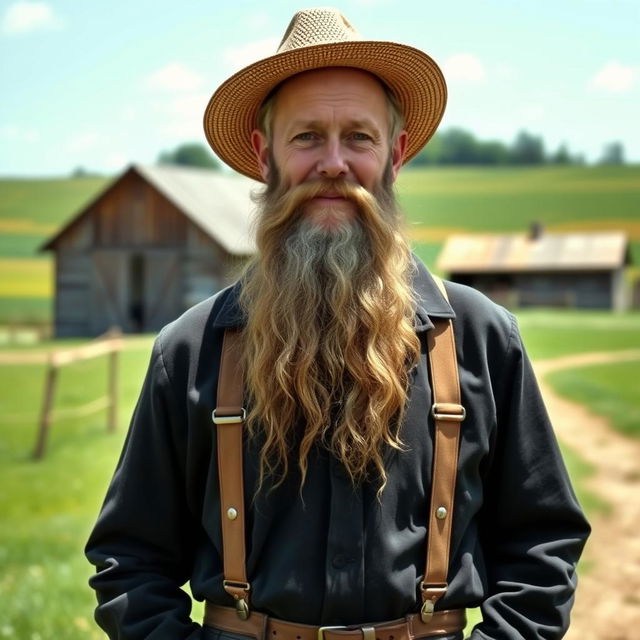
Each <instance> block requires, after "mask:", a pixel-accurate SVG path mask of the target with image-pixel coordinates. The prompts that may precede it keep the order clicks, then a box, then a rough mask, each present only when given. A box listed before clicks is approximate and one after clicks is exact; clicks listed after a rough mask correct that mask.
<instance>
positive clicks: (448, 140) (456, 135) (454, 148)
mask: <svg viewBox="0 0 640 640" xmlns="http://www.w3.org/2000/svg"><path fill="white" fill-rule="evenodd" d="M477 160H478V142H477V140H476V138H475V136H474V135H473V134H472V133H469V132H468V131H465V130H464V129H459V128H457V127H453V128H451V129H447V131H445V132H443V134H442V151H441V156H440V164H476V162H477Z"/></svg>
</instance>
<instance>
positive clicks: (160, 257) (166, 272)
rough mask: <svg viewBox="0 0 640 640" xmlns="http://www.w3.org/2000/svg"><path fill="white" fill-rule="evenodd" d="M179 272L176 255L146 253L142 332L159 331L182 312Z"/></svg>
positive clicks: (174, 253) (177, 256)
mask: <svg viewBox="0 0 640 640" xmlns="http://www.w3.org/2000/svg"><path fill="white" fill-rule="evenodd" d="M182 298H183V295H182V271H181V260H180V254H179V253H177V252H176V251H162V250H155V251H147V252H146V253H145V263H144V329H143V330H144V331H159V330H160V329H162V327H164V325H165V324H167V323H169V322H171V321H172V320H175V319H176V318H177V317H178V316H179V315H180V314H181V313H182V311H183V308H182Z"/></svg>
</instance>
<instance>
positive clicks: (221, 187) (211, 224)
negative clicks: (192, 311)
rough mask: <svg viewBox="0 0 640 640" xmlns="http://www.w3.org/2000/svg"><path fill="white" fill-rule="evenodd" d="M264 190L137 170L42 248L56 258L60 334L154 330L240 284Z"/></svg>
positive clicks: (210, 177) (239, 182)
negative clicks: (257, 197)
mask: <svg viewBox="0 0 640 640" xmlns="http://www.w3.org/2000/svg"><path fill="white" fill-rule="evenodd" d="M256 186H257V183H255V182H253V181H251V180H249V179H248V178H243V177H240V176H236V175H225V174H223V173H219V172H215V171H210V170H206V169H194V168H183V167H173V166H139V165H133V166H131V167H129V168H128V169H127V170H126V171H125V172H124V173H123V174H122V175H121V176H120V177H119V178H117V179H115V180H114V181H113V182H112V183H111V184H110V185H109V186H108V187H107V188H106V189H105V190H104V191H103V192H102V193H100V194H99V195H98V196H97V197H96V198H95V199H94V200H93V202H91V203H90V204H89V205H88V206H86V207H85V208H84V209H82V210H81V211H80V212H79V213H78V214H77V215H76V216H74V217H73V218H72V219H71V221H70V222H69V223H68V224H66V225H65V226H64V227H63V228H62V229H61V230H60V231H59V232H58V233H57V234H56V235H55V236H54V237H53V238H51V239H50V240H49V241H48V242H47V243H46V244H45V245H44V246H43V247H42V249H43V250H50V251H53V252H54V253H55V313H54V318H55V320H54V323H55V326H54V332H55V335H56V336H59V337H62V336H97V335H99V334H101V333H103V332H105V331H106V330H107V329H109V328H110V327H114V326H118V327H120V328H121V329H122V331H124V332H128V333H138V332H154V331H158V330H159V329H160V328H162V327H163V326H164V325H165V324H166V323H168V322H170V321H171V320H173V319H174V318H176V317H178V316H179V315H180V314H181V313H182V312H183V311H185V310H186V309H187V308H189V307H190V306H192V305H193V304H195V303H196V302H199V301H200V300H203V299H205V298H207V297H208V296H210V295H212V294H213V293H215V292H216V291H218V290H219V289H221V288H222V287H224V286H226V285H227V284H228V283H229V282H231V281H232V280H233V279H234V277H235V275H237V271H238V267H239V266H240V265H241V264H242V263H243V262H244V261H245V260H246V258H247V257H248V256H250V255H251V254H252V253H253V252H254V250H255V249H254V244H253V241H252V239H251V235H250V233H249V224H250V215H251V211H252V210H253V205H252V202H251V199H250V194H251V191H252V189H254V188H255V187H256Z"/></svg>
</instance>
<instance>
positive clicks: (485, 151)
mask: <svg viewBox="0 0 640 640" xmlns="http://www.w3.org/2000/svg"><path fill="white" fill-rule="evenodd" d="M476 158H477V163H478V164H486V165H504V164H508V163H509V147H507V145H506V144H504V142H500V141H499V140H488V141H486V142H480V141H479V142H478V143H477V149H476Z"/></svg>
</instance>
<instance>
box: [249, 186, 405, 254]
mask: <svg viewBox="0 0 640 640" xmlns="http://www.w3.org/2000/svg"><path fill="white" fill-rule="evenodd" d="M323 195H326V196H332V197H336V196H338V197H341V198H345V199H347V200H351V201H352V202H353V203H354V204H355V205H356V209H357V211H358V215H359V218H360V223H361V224H362V225H364V226H365V227H367V228H368V229H369V233H371V234H373V235H374V236H376V238H377V237H378V236H380V238H379V239H382V237H383V236H384V235H385V234H388V233H390V232H391V229H392V226H393V222H392V220H390V219H389V215H388V214H385V212H384V211H383V209H382V207H381V202H380V201H379V199H378V198H377V197H376V195H375V194H372V193H370V192H369V191H367V190H366V189H365V188H364V187H362V186H361V185H359V184H357V183H354V182H349V181H347V180H344V179H342V178H337V179H336V178H334V179H319V180H313V181H308V182H303V183H302V184H299V185H296V186H294V187H288V186H286V185H284V184H282V185H280V186H279V188H278V189H277V190H276V191H275V192H273V193H271V194H269V195H268V196H266V197H267V199H268V200H269V201H270V202H269V207H268V209H269V213H268V215H265V216H263V217H262V219H261V220H260V221H259V227H260V233H259V234H257V235H258V236H259V237H262V238H274V237H285V236H286V234H287V232H288V231H289V230H290V229H291V228H292V227H293V226H294V225H295V224H296V223H298V222H299V221H300V220H301V218H302V216H303V205H304V204H305V203H306V202H308V201H309V200H312V199H313V198H316V197H319V196H323ZM260 244H261V242H260V240H258V245H260ZM259 248H260V249H266V247H261V246H259Z"/></svg>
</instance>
